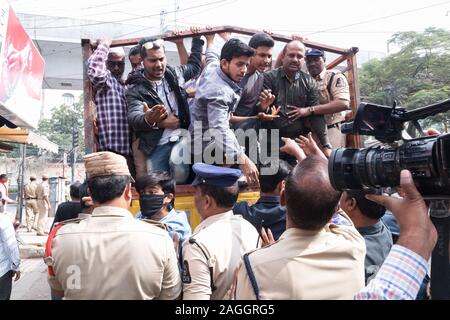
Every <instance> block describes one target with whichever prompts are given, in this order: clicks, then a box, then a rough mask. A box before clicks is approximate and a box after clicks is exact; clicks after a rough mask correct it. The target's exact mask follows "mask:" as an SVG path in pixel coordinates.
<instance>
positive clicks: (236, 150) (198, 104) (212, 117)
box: [189, 39, 258, 183]
mask: <svg viewBox="0 0 450 320" xmlns="http://www.w3.org/2000/svg"><path fill="white" fill-rule="evenodd" d="M254 53H255V51H254V50H253V49H252V48H251V47H249V46H248V45H246V44H245V43H243V42H242V41H240V40H238V39H230V40H228V41H227V42H226V43H225V45H224V46H223V48H222V51H221V54H220V64H219V63H217V62H213V63H211V64H209V65H208V66H207V67H206V69H205V70H204V72H203V74H202V76H201V77H200V79H199V84H198V87H197V91H196V95H195V103H194V108H193V109H192V119H191V120H192V121H191V126H190V128H189V131H190V132H191V135H193V140H192V141H193V147H192V152H193V155H194V162H206V163H208V162H209V164H212V163H210V161H208V159H205V155H206V154H207V152H204V151H206V150H205V148H207V147H210V146H213V147H214V150H215V151H216V152H220V153H222V154H224V155H225V160H226V161H225V162H226V163H227V164H232V163H235V162H236V161H235V160H237V162H238V163H239V164H240V168H241V170H242V171H243V173H244V175H245V176H246V177H247V181H248V182H249V183H256V182H257V181H258V169H257V168H256V166H255V164H254V163H253V162H252V161H251V160H250V159H249V158H248V157H247V156H246V155H245V153H244V152H243V151H242V149H241V147H240V146H239V143H238V141H237V139H236V136H235V135H234V133H233V131H232V130H231V129H230V124H229V120H230V117H231V114H232V113H233V112H234V110H235V108H236V106H237V104H238V103H239V100H240V97H241V93H242V89H241V88H240V87H239V85H238V83H239V82H240V81H241V80H242V78H243V77H244V76H245V74H246V72H247V67H248V65H249V61H250V58H251V57H252V56H253V55H254ZM200 125H201V129H200V128H199V126H200ZM210 129H214V130H213V131H212V130H210ZM208 130H210V131H209V133H210V134H208V133H207V131H208ZM205 133H206V134H205ZM217 156H218V155H217V154H216V155H215V159H218V157H217ZM219 156H220V157H221V154H220V155H219ZM220 162H221V161H218V162H216V163H220Z"/></svg>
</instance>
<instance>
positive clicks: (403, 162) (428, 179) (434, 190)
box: [328, 99, 450, 199]
mask: <svg viewBox="0 0 450 320" xmlns="http://www.w3.org/2000/svg"><path fill="white" fill-rule="evenodd" d="M447 110H450V99H449V100H445V101H443V102H440V103H437V104H434V105H431V106H427V107H424V108H420V109H416V110H413V111H410V112H407V111H406V110H405V109H403V108H396V107H395V106H394V107H392V108H391V107H386V106H380V105H375V104H368V103H361V104H360V106H359V108H358V111H357V113H356V116H355V119H354V121H353V123H348V124H346V125H344V126H343V127H342V129H341V130H342V132H343V133H353V134H355V133H359V134H361V135H371V136H375V138H376V139H377V140H379V141H380V142H383V143H385V145H382V146H377V147H369V148H364V149H352V148H338V149H335V150H333V152H332V153H331V156H330V161H329V167H328V170H329V176H330V180H331V184H332V186H333V187H334V188H335V189H336V190H340V191H344V190H351V189H359V190H361V189H373V188H376V189H378V188H385V187H395V186H398V185H399V184H400V171H401V170H403V169H408V170H409V171H411V173H412V175H413V179H414V182H415V183H416V186H417V188H418V190H419V192H420V193H421V194H422V196H423V197H424V198H425V199H450V134H445V135H439V136H428V137H419V138H416V139H411V140H403V141H402V142H403V143H402V144H401V145H398V146H392V143H394V142H395V141H398V140H401V139H402V130H403V129H404V123H405V122H406V121H414V124H415V126H416V127H417V128H418V129H420V132H421V128H420V125H419V124H418V122H417V120H418V119H422V118H425V117H427V116H429V115H434V114H437V113H441V112H445V111H447Z"/></svg>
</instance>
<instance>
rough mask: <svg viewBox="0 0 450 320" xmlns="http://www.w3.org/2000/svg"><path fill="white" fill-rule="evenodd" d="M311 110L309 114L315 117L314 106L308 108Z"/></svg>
mask: <svg viewBox="0 0 450 320" xmlns="http://www.w3.org/2000/svg"><path fill="white" fill-rule="evenodd" d="M308 109H309V112H310V113H311V115H312V116H313V115H314V111H315V110H314V106H312V107H309V108H308Z"/></svg>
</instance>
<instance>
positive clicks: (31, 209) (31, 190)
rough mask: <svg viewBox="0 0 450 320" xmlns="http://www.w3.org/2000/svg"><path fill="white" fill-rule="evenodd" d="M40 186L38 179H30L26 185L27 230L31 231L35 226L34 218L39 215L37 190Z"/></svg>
mask: <svg viewBox="0 0 450 320" xmlns="http://www.w3.org/2000/svg"><path fill="white" fill-rule="evenodd" d="M37 187H38V183H37V182H36V180H33V181H30V183H28V184H27V185H26V186H25V187H24V190H23V191H24V197H25V213H26V219H27V230H28V232H30V231H31V229H32V228H33V223H34V220H36V218H37V217H38V216H37V215H38V213H39V209H38V206H37V195H36V190H37Z"/></svg>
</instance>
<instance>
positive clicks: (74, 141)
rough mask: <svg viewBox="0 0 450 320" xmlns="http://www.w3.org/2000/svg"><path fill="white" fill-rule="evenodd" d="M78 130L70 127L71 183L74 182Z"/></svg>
mask: <svg viewBox="0 0 450 320" xmlns="http://www.w3.org/2000/svg"><path fill="white" fill-rule="evenodd" d="M77 147H78V130H77V129H76V128H75V126H73V127H72V157H71V160H72V183H73V182H74V181H75V164H76V162H77Z"/></svg>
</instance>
